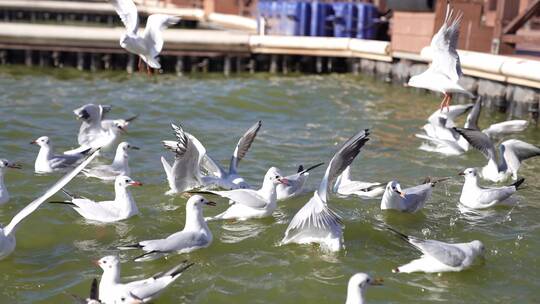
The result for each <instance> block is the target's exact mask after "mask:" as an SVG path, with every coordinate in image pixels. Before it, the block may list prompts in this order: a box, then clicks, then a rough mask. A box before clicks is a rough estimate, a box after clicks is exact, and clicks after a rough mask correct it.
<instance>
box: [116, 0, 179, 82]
mask: <svg viewBox="0 0 540 304" xmlns="http://www.w3.org/2000/svg"><path fill="white" fill-rule="evenodd" d="M111 3H112V5H113V6H114V9H115V10H116V13H117V14H118V16H120V19H122V23H124V26H125V27H126V32H125V33H124V34H123V35H122V37H121V38H120V46H121V47H122V48H123V49H125V50H127V51H128V52H130V53H133V54H135V55H138V56H139V68H140V67H141V62H140V60H141V59H142V60H143V61H144V62H145V63H146V64H147V69H148V71H150V67H151V68H153V69H160V68H161V65H160V64H159V61H158V59H157V57H158V56H159V53H161V50H162V49H163V36H162V33H161V32H162V31H163V30H165V29H166V28H167V27H169V26H172V25H175V24H177V23H178V22H180V17H177V16H171V15H165V14H153V15H150V16H149V17H148V19H147V21H146V28H145V29H144V32H143V33H142V35H139V34H138V33H137V32H138V30H139V16H138V12H137V7H136V6H135V3H133V0H111Z"/></svg>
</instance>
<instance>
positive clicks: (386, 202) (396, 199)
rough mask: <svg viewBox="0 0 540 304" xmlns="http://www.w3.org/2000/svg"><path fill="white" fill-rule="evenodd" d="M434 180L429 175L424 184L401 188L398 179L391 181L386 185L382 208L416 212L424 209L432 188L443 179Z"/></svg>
mask: <svg viewBox="0 0 540 304" xmlns="http://www.w3.org/2000/svg"><path fill="white" fill-rule="evenodd" d="M444 180H447V178H445V179H439V180H434V181H432V180H431V179H430V178H429V177H428V178H427V179H426V180H425V181H424V183H422V185H418V186H414V187H411V188H407V189H405V190H401V185H400V184H399V183H398V182H397V181H391V182H389V183H388V184H387V185H386V189H385V191H384V195H383V197H382V199H381V210H389V209H394V210H398V211H401V212H409V213H415V212H417V211H419V210H420V209H422V208H423V207H424V205H425V204H426V202H427V201H428V200H429V198H430V197H431V192H432V188H433V187H435V185H436V184H437V183H439V182H441V181H444Z"/></svg>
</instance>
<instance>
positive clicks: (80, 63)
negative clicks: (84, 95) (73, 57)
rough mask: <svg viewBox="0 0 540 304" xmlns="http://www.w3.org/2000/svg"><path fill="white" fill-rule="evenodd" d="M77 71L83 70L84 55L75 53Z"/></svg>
mask: <svg viewBox="0 0 540 304" xmlns="http://www.w3.org/2000/svg"><path fill="white" fill-rule="evenodd" d="M77 70H79V71H82V70H84V53H83V52H77Z"/></svg>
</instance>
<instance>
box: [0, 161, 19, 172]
mask: <svg viewBox="0 0 540 304" xmlns="http://www.w3.org/2000/svg"><path fill="white" fill-rule="evenodd" d="M6 168H10V169H21V168H22V167H21V165H19V164H17V163H13V162H10V161H9V160H7V159H3V158H2V159H0V172H1V171H4V169H6Z"/></svg>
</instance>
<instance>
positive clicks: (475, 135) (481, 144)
mask: <svg viewBox="0 0 540 304" xmlns="http://www.w3.org/2000/svg"><path fill="white" fill-rule="evenodd" d="M452 129H453V130H454V131H456V132H458V133H459V134H461V136H463V137H464V138H465V139H466V140H467V141H468V142H469V143H470V144H471V146H473V147H474V148H475V149H477V150H478V151H480V152H481V153H482V154H483V155H484V156H485V157H486V158H487V159H488V160H489V159H492V160H495V161H496V160H497V158H496V157H497V155H496V153H495V146H494V145H493V142H492V141H491V139H490V138H489V137H488V136H487V135H486V134H484V133H482V131H479V130H472V129H463V128H452Z"/></svg>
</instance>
